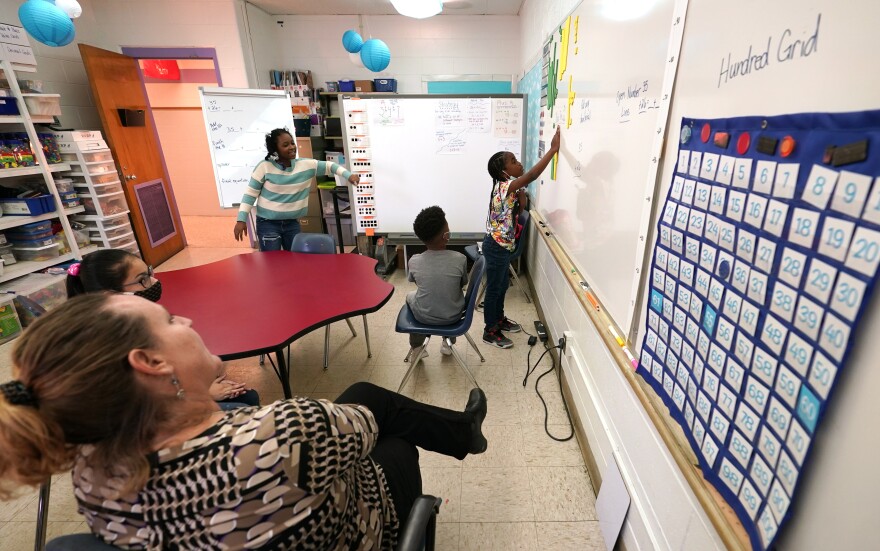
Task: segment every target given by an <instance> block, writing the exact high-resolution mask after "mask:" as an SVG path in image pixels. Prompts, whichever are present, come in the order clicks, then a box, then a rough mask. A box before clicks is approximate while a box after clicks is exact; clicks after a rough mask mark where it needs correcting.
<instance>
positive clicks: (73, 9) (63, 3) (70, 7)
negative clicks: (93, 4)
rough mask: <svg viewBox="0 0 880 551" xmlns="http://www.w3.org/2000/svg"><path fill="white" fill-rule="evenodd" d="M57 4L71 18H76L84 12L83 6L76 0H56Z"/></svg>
mask: <svg viewBox="0 0 880 551" xmlns="http://www.w3.org/2000/svg"><path fill="white" fill-rule="evenodd" d="M55 5H56V6H58V8H59V9H60V10H61V11H63V12H64V13H66V14H67V17H69V18H71V19H76V18H77V17H79V16H80V15H82V12H83V9H82V6H80V5H79V2H77V1H76V0H55Z"/></svg>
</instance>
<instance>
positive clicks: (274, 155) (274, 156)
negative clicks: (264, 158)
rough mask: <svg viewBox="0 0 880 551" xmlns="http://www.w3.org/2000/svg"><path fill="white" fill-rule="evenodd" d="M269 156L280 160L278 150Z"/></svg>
mask: <svg viewBox="0 0 880 551" xmlns="http://www.w3.org/2000/svg"><path fill="white" fill-rule="evenodd" d="M269 158H270V159H272V160H273V161H277V160H278V153H277V152H275V153H272V154H271V155H269Z"/></svg>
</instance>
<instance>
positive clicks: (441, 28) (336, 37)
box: [252, 15, 520, 94]
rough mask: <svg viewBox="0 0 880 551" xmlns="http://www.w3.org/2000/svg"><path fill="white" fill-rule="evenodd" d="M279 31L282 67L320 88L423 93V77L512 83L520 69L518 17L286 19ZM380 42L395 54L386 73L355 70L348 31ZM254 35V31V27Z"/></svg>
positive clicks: (297, 17) (302, 17) (334, 17)
mask: <svg viewBox="0 0 880 551" xmlns="http://www.w3.org/2000/svg"><path fill="white" fill-rule="evenodd" d="M274 19H276V20H279V21H283V22H284V26H283V28H280V30H279V33H278V34H279V36H280V42H279V50H280V53H281V56H282V58H281V66H280V67H276V68H279V69H309V70H311V71H312V76H313V79H314V84H315V86H316V87H318V88H323V87H324V82H325V81H334V80H339V79H343V78H349V79H370V80H372V79H374V78H388V77H390V78H396V79H397V81H398V86H397V91H398V93H402V94H419V93H423V92H424V89H423V85H422V78H423V76H429V75H431V76H434V75H452V76H462V75H483V76H485V77H487V78H485V79H484V80H509V81H511V82H513V81H514V80H513V77H514V75H515V74H516V73H517V71H518V68H519V44H520V22H519V17H517V16H446V15H444V16H438V17H432V18H430V19H412V18H409V17H403V16H396V15H383V16H363V17H362V18H359V17H358V16H356V15H338V16H336V15H333V16H283V17H276V18H274ZM359 19H362V20H363V31H364V32H363V33H362V34H363V36H364V37H365V38H368V37H370V36H372V37H374V38H380V39H381V40H383V41H384V42H385V43H386V44H388V47H389V49H390V50H391V64H390V65H389V66H388V68H387V69H386V70H385V71H382V72H381V73H373V72H371V71H368V70H367V69H364V68H362V67H357V66H355V65H354V64H353V63H352V62H351V60H350V59H349V57H348V52H346V51H345V49H344V48H343V47H342V33H344V32H345V31H346V30H348V29H355V30H358V29H359ZM252 32H253V29H252Z"/></svg>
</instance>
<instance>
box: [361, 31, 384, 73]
mask: <svg viewBox="0 0 880 551" xmlns="http://www.w3.org/2000/svg"><path fill="white" fill-rule="evenodd" d="M361 61H363V62H364V67H366V68H367V69H369V70H371V71H373V72H374V73H378V72H379V71H384V70H385V68H386V67H388V64H389V63H391V51H390V50H389V49H388V45H387V44H385V43H384V42H382V41H381V40H379V39H378V38H371V39H369V40H367V41H366V42H364V45H363V47H361Z"/></svg>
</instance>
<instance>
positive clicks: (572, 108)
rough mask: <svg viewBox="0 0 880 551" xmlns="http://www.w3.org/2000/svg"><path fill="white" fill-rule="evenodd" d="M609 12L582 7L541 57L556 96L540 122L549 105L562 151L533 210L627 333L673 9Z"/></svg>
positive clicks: (594, 5)
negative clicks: (545, 61) (545, 56)
mask: <svg viewBox="0 0 880 551" xmlns="http://www.w3.org/2000/svg"><path fill="white" fill-rule="evenodd" d="M611 4H612V3H610V2H591V1H586V2H583V3H581V4H580V5H579V6H578V7H577V8H575V10H574V11H573V12H572V14H571V16H570V17H569V18H567V19H566V20H564V21H563V22H562V24H561V26H560V30H559V31H558V32H555V33H553V37H552V38H553V43H552V44H550V45H549V47H546V49H545V51H546V52H548V53H549V57H550V59H551V60H555V62H556V65H557V67H556V70H555V71H554V70H553V69H554V67H553V65H552V64H551V67H550V68H549V72H550V76H549V79H550V81H551V82H550V84H551V86H550V89H551V96H552V85H553V84H554V83H555V85H556V87H557V88H558V96H557V98H556V101H555V104H554V103H553V102H552V101H548V106H547V110H546V111H545V119H546V118H547V117H550V116H551V113H550V108H551V107H552V119H553V121H554V122H555V123H556V124H558V125H561V126H562V148H561V151H560V155H559V160H558V165H557V167H556V179H555V181H554V180H552V179H551V178H549V177H548V176H549V174H548V173H546V172H545V174H544V178H543V180H542V183H541V185H540V186H539V187H538V193H537V199H536V201H535V202H536V205H537V207H538V209H539V211H540V212H541V214H542V215H543V216H544V219H545V220H546V221H547V222H548V223H549V225H550V227H551V230H552V231H553V233H554V234H555V235H556V237H557V239H558V240H559V241H560V242H561V243H562V245H563V247H564V248H565V250H566V251H567V252H568V254H569V255H570V256H571V257H572V260H573V261H574V263H575V265H577V267H578V269H579V271H580V272H581V274H582V275H583V277H584V278H585V279H586V280H587V283H589V284H590V286H591V287H592V289H593V291H594V292H595V293H596V294H597V295H598V296H599V298H600V300H601V301H602V303H603V304H604V305H605V308H606V309H607V311H608V313H610V314H611V317H612V318H614V320H615V321H616V322H617V324H618V325H619V326H621V327H622V328H623V329H624V331H628V330H629V324H630V321H631V320H630V318H631V316H632V312H633V308H634V305H635V302H636V298H637V294H638V283H639V272H640V268H641V263H642V255H643V247H644V240H642V239H640V236H641V235H643V233H642V231H641V230H642V227H643V226H646V225H645V224H643V223H642V222H643V211H644V206H645V204H646V196H651V195H652V194H653V188H654V183H655V181H656V175H657V168H658V166H659V164H658V162H657V157H659V150H660V144H661V142H662V131H661V132H659V133H658V130H660V129H664V128H665V126H666V114H667V112H668V111H667V107H668V100H669V97H668V94H669V91H670V89H671V83H672V77H674V68H675V61H676V60H675V59H673V60H672V63H670V62H669V58H670V57H672V56H671V55H670V54H669V47H670V42H671V41H673V36H674V33H673V23H674V20H673V11H674V1H673V0H659V1H657V2H655V3H653V4H652V3H645V4H644V5H645V6H648V7H649V9H648V11H647V12H645V13H642V14H637V15H638V17H635V18H631V19H622V17H623V16H625V15H632V14H626V13H620V10H617V11H614V10H611V9H610V8H611V7H612V6H611ZM624 4H626V3H624ZM630 4H632V3H630ZM632 7H633V6H630V8H632ZM679 23H681V22H679ZM673 42H674V41H673ZM673 49H674V48H673ZM673 55H674V54H673ZM554 75H555V76H556V78H555V79H554V78H553V77H554ZM664 96H666V97H665V98H664ZM550 100H552V97H551V98H550ZM544 133H545V136H546V135H547V131H546V126H545V132H544Z"/></svg>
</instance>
